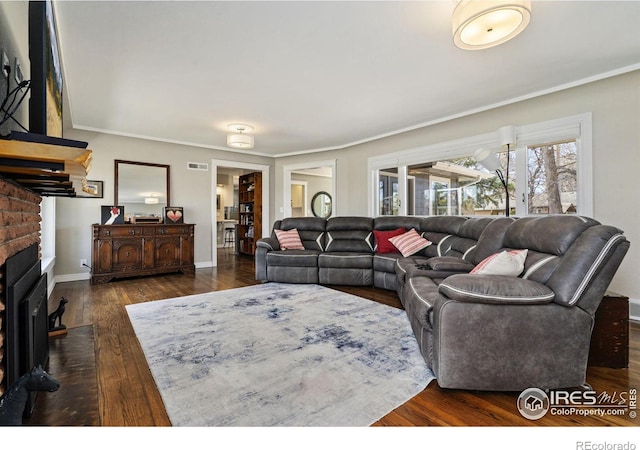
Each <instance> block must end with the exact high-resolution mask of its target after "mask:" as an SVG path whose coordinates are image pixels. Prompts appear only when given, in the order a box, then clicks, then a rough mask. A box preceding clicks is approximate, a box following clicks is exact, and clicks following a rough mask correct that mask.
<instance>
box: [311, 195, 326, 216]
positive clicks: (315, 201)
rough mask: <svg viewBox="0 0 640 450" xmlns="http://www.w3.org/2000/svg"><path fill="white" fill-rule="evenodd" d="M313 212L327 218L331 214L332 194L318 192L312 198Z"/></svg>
mask: <svg viewBox="0 0 640 450" xmlns="http://www.w3.org/2000/svg"><path fill="white" fill-rule="evenodd" d="M311 212H312V213H313V215H314V216H316V217H324V218H325V219H327V218H328V217H329V216H331V195H329V193H328V192H324V191H320V192H317V193H316V194H315V195H314V196H313V198H312V199H311Z"/></svg>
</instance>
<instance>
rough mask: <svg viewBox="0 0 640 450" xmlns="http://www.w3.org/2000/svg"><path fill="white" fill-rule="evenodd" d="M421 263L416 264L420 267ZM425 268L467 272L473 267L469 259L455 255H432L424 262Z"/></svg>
mask: <svg viewBox="0 0 640 450" xmlns="http://www.w3.org/2000/svg"><path fill="white" fill-rule="evenodd" d="M421 266H422V265H418V268H419V269H422V268H423V267H421ZM424 266H426V267H424V268H425V269H431V270H437V271H444V272H460V273H468V272H471V270H473V268H474V267H475V266H474V265H473V264H472V263H470V262H469V261H465V260H464V259H462V258H458V257H456V256H434V257H433V258H429V259H428V260H427V261H425V263H424Z"/></svg>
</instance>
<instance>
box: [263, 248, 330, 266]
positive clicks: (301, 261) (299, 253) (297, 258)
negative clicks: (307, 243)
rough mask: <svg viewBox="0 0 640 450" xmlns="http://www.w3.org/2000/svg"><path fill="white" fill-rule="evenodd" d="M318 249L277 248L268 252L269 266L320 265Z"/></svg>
mask: <svg viewBox="0 0 640 450" xmlns="http://www.w3.org/2000/svg"><path fill="white" fill-rule="evenodd" d="M319 254H320V252H319V251H317V250H277V251H273V252H269V253H267V265H268V266H285V267H318V255H319Z"/></svg>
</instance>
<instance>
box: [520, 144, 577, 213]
mask: <svg viewBox="0 0 640 450" xmlns="http://www.w3.org/2000/svg"><path fill="white" fill-rule="evenodd" d="M576 150H577V147H576V143H575V141H572V142H562V143H556V144H550V145H540V146H531V147H528V148H527V171H528V173H527V175H528V177H527V190H528V195H527V204H528V212H529V214H575V213H576V207H577V204H578V203H577V151H576Z"/></svg>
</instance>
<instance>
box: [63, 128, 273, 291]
mask: <svg viewBox="0 0 640 450" xmlns="http://www.w3.org/2000/svg"><path fill="white" fill-rule="evenodd" d="M64 136H65V138H69V139H77V140H81V141H86V142H89V147H88V148H90V149H91V150H93V163H92V166H91V170H90V172H89V176H88V178H89V179H91V180H102V181H104V198H101V199H93V198H59V199H57V209H56V219H57V221H56V252H57V255H56V267H55V273H56V277H57V280H58V281H68V280H73V279H81V278H88V277H89V269H86V268H81V267H80V260H81V259H87V261H91V245H92V237H91V224H94V223H99V222H100V206H101V205H111V204H113V200H114V198H113V196H114V160H115V159H126V160H132V161H141V162H152V163H158V164H169V165H170V166H171V169H170V170H171V206H182V207H183V208H184V217H185V222H186V223H193V224H195V225H196V227H195V262H196V266H199V267H205V266H209V265H211V264H212V252H211V248H212V247H211V233H212V229H211V220H212V219H211V218H212V217H213V216H212V214H214V211H215V207H216V197H215V187H212V184H211V177H212V174H211V159H212V158H220V159H225V160H233V161H242V162H252V163H259V164H265V165H273V159H272V158H264V157H255V156H247V155H244V154H240V153H232V152H224V151H216V150H209V149H203V148H197V147H189V146H184V145H176V144H169V143H163V142H155V141H149V140H143V139H135V138H129V137H123V136H115V135H109V134H103V133H93V132H87V131H80V130H65V135H64ZM187 162H199V163H207V164H209V170H208V171H197V170H188V169H187ZM271 190H273V187H271ZM270 210H271V211H273V207H271V208H270ZM265 220H268V221H272V220H273V219H272V218H266V219H265ZM89 264H91V263H89Z"/></svg>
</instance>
